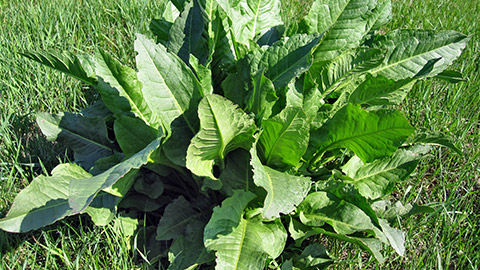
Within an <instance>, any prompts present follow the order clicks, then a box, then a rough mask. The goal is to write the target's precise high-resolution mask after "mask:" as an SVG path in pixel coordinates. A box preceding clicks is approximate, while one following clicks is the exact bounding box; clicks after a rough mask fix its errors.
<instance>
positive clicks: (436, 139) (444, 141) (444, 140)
mask: <svg viewBox="0 0 480 270" xmlns="http://www.w3.org/2000/svg"><path fill="white" fill-rule="evenodd" d="M412 143H424V144H432V145H440V146H445V147H448V148H450V149H451V150H453V151H455V152H456V153H457V154H459V155H463V152H462V151H461V150H460V149H458V147H456V146H455V144H454V140H453V138H451V137H449V136H446V135H444V134H442V133H439V132H420V133H418V134H416V135H415V137H414V138H413V139H412Z"/></svg>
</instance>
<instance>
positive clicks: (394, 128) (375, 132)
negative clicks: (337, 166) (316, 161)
mask: <svg viewBox="0 0 480 270" xmlns="http://www.w3.org/2000/svg"><path fill="white" fill-rule="evenodd" d="M412 129H413V128H411V127H393V128H388V129H381V130H376V131H373V132H368V133H363V134H360V135H355V136H351V137H348V138H344V139H341V140H338V141H335V142H334V143H331V144H329V145H327V146H326V147H322V148H320V150H319V151H318V152H323V151H327V150H329V149H331V147H334V146H335V145H338V144H341V143H342V142H345V141H350V140H354V139H356V138H360V137H365V136H371V135H374V134H377V133H382V132H385V131H389V130H410V131H411V130H412ZM387 139H390V138H387Z"/></svg>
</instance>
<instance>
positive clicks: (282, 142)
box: [258, 107, 310, 168]
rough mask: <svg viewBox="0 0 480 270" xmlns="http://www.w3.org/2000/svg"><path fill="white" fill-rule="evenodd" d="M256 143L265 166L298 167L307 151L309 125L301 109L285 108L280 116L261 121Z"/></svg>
mask: <svg viewBox="0 0 480 270" xmlns="http://www.w3.org/2000/svg"><path fill="white" fill-rule="evenodd" d="M262 129H263V131H262V133H261V135H260V138H259V142H258V149H259V154H260V156H261V157H262V159H263V160H264V161H265V164H266V165H268V166H271V167H277V168H283V167H286V166H292V167H295V166H297V165H298V163H299V161H300V159H301V158H302V156H303V154H304V153H305V151H306V150H307V146H308V139H309V137H310V136H309V123H308V122H307V121H306V115H305V113H304V112H303V110H302V109H301V108H298V107H297V108H296V107H287V108H285V109H284V110H283V111H282V112H280V114H277V115H276V116H274V117H272V118H270V119H268V120H265V121H263V123H262Z"/></svg>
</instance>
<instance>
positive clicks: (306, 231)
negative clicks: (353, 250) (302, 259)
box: [288, 218, 385, 263]
mask: <svg viewBox="0 0 480 270" xmlns="http://www.w3.org/2000/svg"><path fill="white" fill-rule="evenodd" d="M288 231H289V233H290V236H291V237H292V238H293V239H294V240H295V245H296V246H300V245H301V243H302V242H303V240H305V239H307V238H308V237H311V236H314V235H318V234H324V235H327V236H330V237H334V238H337V239H339V240H341V241H345V242H350V243H353V244H355V245H358V246H359V247H361V248H363V249H364V250H366V251H368V252H369V253H370V254H372V255H373V256H374V257H375V259H377V261H379V262H380V263H383V261H384V260H385V259H384V258H383V256H382V254H381V253H380V250H381V249H382V242H381V241H380V240H379V239H376V238H361V237H353V236H347V235H344V234H338V233H335V232H332V231H329V230H328V231H327V230H325V229H323V228H318V227H310V226H306V225H303V224H302V223H300V222H299V221H297V220H296V219H294V218H291V219H290V223H289V226H288Z"/></svg>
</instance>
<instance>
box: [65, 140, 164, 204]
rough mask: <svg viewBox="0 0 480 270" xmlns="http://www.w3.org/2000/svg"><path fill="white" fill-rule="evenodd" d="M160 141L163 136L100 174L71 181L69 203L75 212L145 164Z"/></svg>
mask: <svg viewBox="0 0 480 270" xmlns="http://www.w3.org/2000/svg"><path fill="white" fill-rule="evenodd" d="M160 141H161V138H158V139H156V140H154V141H153V142H151V143H150V144H149V145H147V147H145V148H144V149H142V151H140V152H138V153H136V154H135V155H133V156H131V157H130V158H128V159H126V160H125V161H123V162H121V163H119V164H117V165H115V166H113V167H112V168H110V169H108V170H107V171H105V172H103V173H101V174H99V175H96V176H94V177H92V178H89V179H82V180H76V181H71V183H70V198H69V203H70V207H71V208H72V209H73V211H74V213H79V212H81V211H83V210H84V209H85V208H86V207H87V206H88V205H89V204H90V203H91V202H92V201H93V199H94V198H95V196H96V195H97V193H98V192H99V191H100V190H102V189H105V188H107V187H110V186H112V185H113V184H115V182H117V181H118V180H119V179H120V178H122V177H124V176H125V175H126V174H127V173H129V172H130V171H131V170H134V169H139V168H140V167H141V166H143V165H145V164H146V163H147V161H148V158H149V156H150V154H151V153H152V151H153V150H155V149H157V148H158V147H159V145H160Z"/></svg>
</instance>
